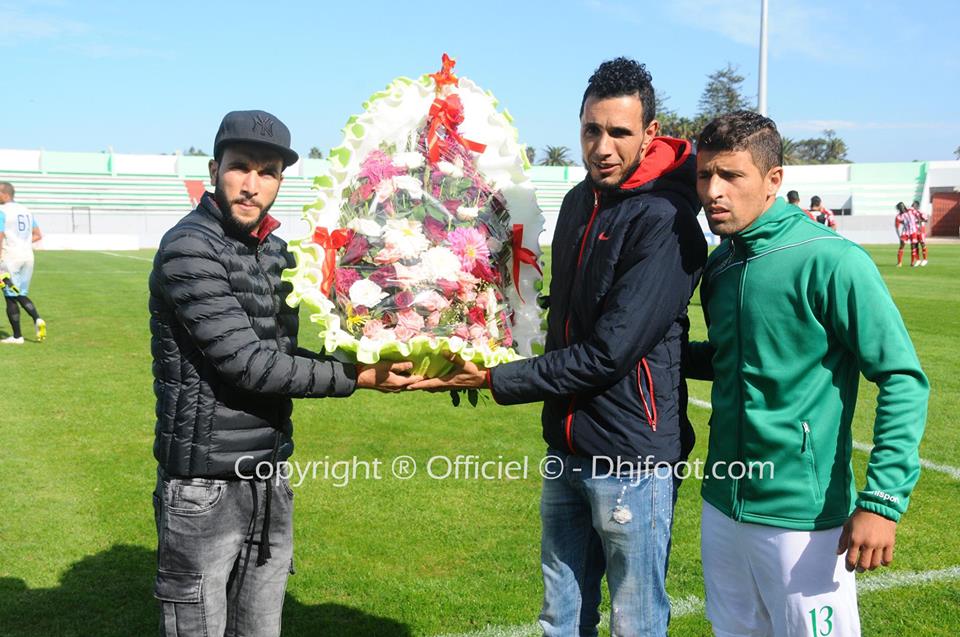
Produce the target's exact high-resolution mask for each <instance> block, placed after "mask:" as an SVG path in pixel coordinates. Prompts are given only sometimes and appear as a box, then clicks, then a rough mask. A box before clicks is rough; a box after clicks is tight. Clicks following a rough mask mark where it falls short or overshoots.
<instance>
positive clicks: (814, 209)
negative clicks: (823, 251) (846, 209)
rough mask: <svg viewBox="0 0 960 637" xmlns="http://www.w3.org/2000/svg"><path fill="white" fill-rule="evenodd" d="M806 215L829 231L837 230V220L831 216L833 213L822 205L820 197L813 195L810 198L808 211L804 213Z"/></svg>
mask: <svg viewBox="0 0 960 637" xmlns="http://www.w3.org/2000/svg"><path fill="white" fill-rule="evenodd" d="M805 212H806V213H807V215H808V216H809V217H810V218H811V219H813V220H814V221H816V222H817V223H822V224H823V225H825V226H827V227H828V228H830V229H831V230H836V229H837V219H836V216H835V215H834V214H833V211H832V210H830V209H829V208H827V207H826V206H824V205H823V203H822V202H821V200H820V197H818V196H816V195H814V196H813V197H810V210H808V211H805Z"/></svg>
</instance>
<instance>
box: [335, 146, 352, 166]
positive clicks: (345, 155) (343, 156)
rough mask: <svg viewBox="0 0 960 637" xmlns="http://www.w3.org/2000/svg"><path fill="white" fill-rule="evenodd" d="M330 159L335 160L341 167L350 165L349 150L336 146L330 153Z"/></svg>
mask: <svg viewBox="0 0 960 637" xmlns="http://www.w3.org/2000/svg"><path fill="white" fill-rule="evenodd" d="M330 159H336V160H337V161H338V162H340V165H341V166H346V165H347V164H348V163H350V149H349V148H346V147H344V146H337V147H336V148H334V149H333V150H331V151H330Z"/></svg>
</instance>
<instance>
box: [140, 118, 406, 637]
mask: <svg viewBox="0 0 960 637" xmlns="http://www.w3.org/2000/svg"><path fill="white" fill-rule="evenodd" d="M297 159H298V157H297V153H295V152H294V151H293V150H292V149H291V148H290V131H289V130H288V129H287V127H286V126H285V125H284V124H283V122H281V121H280V120H279V119H277V118H276V117H274V116H273V115H271V114H269V113H266V112H264V111H234V112H231V113H228V114H227V115H226V117H224V119H223V122H222V123H221V125H220V130H219V131H218V132H217V136H216V140H215V142H214V159H212V160H211V161H210V181H211V183H212V184H213V186H214V187H215V192H214V194H213V196H211V195H210V194H209V193H207V194H205V195H204V196H203V198H202V199H201V200H200V204H199V205H198V206H197V208H196V209H195V210H193V211H192V212H191V213H190V214H188V215H187V216H186V217H184V218H183V219H181V220H180V221H179V222H178V223H177V224H176V225H175V226H174V227H173V228H172V229H171V230H170V231H169V232H167V233H166V234H165V235H164V237H163V239H162V240H161V242H160V248H159V249H158V251H157V254H156V257H155V258H154V263H153V272H152V273H151V275H150V331H151V334H152V339H151V348H152V351H153V375H154V383H153V386H154V393H155V394H156V397H157V405H156V414H157V424H156V440H155V442H154V447H153V452H154V456H155V457H156V459H157V462H158V468H157V476H158V477H157V488H156V491H155V492H154V495H153V503H154V511H155V515H156V524H157V535H158V548H157V561H158V564H157V567H158V570H157V578H156V587H155V595H156V597H157V598H158V599H159V600H160V602H161V614H162V617H161V624H160V626H161V628H160V633H161V635H166V636H177V637H181V636H186V635H211V636H213V635H256V636H262V635H279V634H280V614H281V609H282V606H283V597H284V590H285V588H286V581H287V576H288V574H289V573H290V572H292V571H293V532H292V531H293V525H292V514H293V499H292V498H293V492H292V491H291V489H290V485H289V482H288V481H287V480H286V478H284V477H283V475H284V474H286V475H289V471H286V472H285V471H284V469H285V468H288V467H289V465H287V464H286V461H287V459H288V458H289V457H290V454H291V453H292V452H293V440H292V433H293V426H292V423H291V420H290V415H291V413H292V410H293V406H292V401H291V399H292V398H304V397H324V396H333V397H341V396H349V395H350V394H351V393H353V391H354V390H355V389H356V388H358V387H360V388H371V389H378V390H380V391H397V390H400V389H402V388H403V387H405V386H406V385H408V384H410V383H412V382H414V381H415V380H417V379H416V378H414V377H408V376H406V375H405V373H406V372H407V371H408V370H409V368H410V364H409V363H400V364H394V365H390V364H389V363H383V364H380V365H376V366H369V367H367V366H354V365H345V364H342V363H339V362H336V361H332V360H325V359H323V358H322V357H320V356H318V355H316V354H314V353H312V352H308V351H306V350H303V349H301V348H298V347H297V328H298V317H297V310H296V309H295V308H291V307H289V306H288V305H287V304H286V303H285V302H284V299H285V298H286V297H287V295H288V294H289V293H290V286H289V284H288V283H284V282H281V279H280V273H281V272H282V271H283V270H284V269H286V268H289V267H292V266H294V265H295V262H294V259H293V257H292V256H291V255H290V253H289V252H287V247H286V243H284V242H283V241H282V240H281V239H279V238H277V237H275V236H273V235H272V233H273V231H274V230H276V228H277V227H278V226H279V223H278V222H277V221H276V220H275V219H274V218H273V217H271V216H270V215H269V214H268V211H269V210H270V206H271V205H273V202H274V200H275V199H276V196H277V192H278V190H279V188H280V183H281V182H282V181H283V170H284V168H286V167H287V166H289V165H291V164H293V163H296V161H297Z"/></svg>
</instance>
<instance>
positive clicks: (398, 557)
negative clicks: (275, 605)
mask: <svg viewBox="0 0 960 637" xmlns="http://www.w3.org/2000/svg"><path fill="white" fill-rule="evenodd" d="M870 252H871V254H872V255H873V257H874V259H875V260H876V261H877V263H878V265H879V266H880V269H881V272H882V273H883V275H884V277H885V278H886V280H887V283H888V285H889V286H890V289H891V292H892V293H893V296H894V298H895V299H896V301H897V304H898V306H899V307H900V310H901V312H902V313H903V316H904V319H905V320H906V323H907V326H908V328H909V330H910V333H911V335H912V337H913V340H914V343H915V345H916V347H917V350H918V352H919V353H920V358H921V360H922V362H923V365H924V369H925V370H926V372H927V374H928V375H929V377H930V379H931V383H932V387H933V391H932V395H931V404H930V416H929V420H928V424H927V433H926V436H925V438H924V442H923V446H922V447H921V456H922V457H923V458H924V459H925V460H927V461H929V462H932V463H935V464H940V465H951V466H954V467H956V466H957V465H960V454H958V451H960V446H958V440H960V433H958V429H957V428H956V427H954V426H953V424H954V419H955V417H956V414H957V413H958V411H960V377H958V374H957V371H958V367H957V364H956V356H957V354H956V353H957V352H958V351H960V246H953V245H949V246H947V245H933V246H931V248H930V256H931V260H930V265H929V266H927V267H926V268H922V269H920V268H917V269H909V268H903V269H901V270H898V269H896V268H895V267H893V266H894V264H895V261H896V259H895V252H896V248H895V246H891V247H887V246H883V247H875V248H871V249H870ZM150 257H151V253H150V252H147V251H143V252H139V253H116V254H113V255H110V254H105V253H83V252H42V253H38V255H37V263H36V269H35V272H36V274H35V277H34V283H33V289H32V290H31V298H33V300H34V301H35V303H36V304H37V307H38V308H39V309H40V312H41V314H42V315H43V316H44V318H45V319H46V320H47V322H48V324H49V330H50V335H49V338H48V340H47V342H45V343H42V344H38V343H35V342H28V343H27V344H25V345H23V346H19V347H18V346H0V378H2V380H3V381H4V385H3V387H4V390H5V391H4V398H3V405H4V408H3V409H2V410H0V436H2V444H0V635H8V636H31V637H40V636H43V637H47V636H51V635H106V636H118V637H119V636H124V637H126V636H139V635H148V634H155V632H156V625H157V608H156V603H155V601H154V600H153V598H152V583H153V576H154V568H155V557H154V549H155V542H156V539H155V531H154V527H153V512H152V505H151V502H150V494H151V491H152V489H153V486H154V480H155V473H154V471H155V462H154V460H153V457H152V452H151V449H152V444H153V425H154V417H153V407H154V399H153V394H152V389H151V375H150V349H149V329H148V324H147V318H148V316H147V309H146V304H147V276H148V273H149V271H150V262H149V259H150ZM691 318H692V320H693V323H694V328H693V337H694V338H702V337H704V336H705V330H704V328H703V324H702V317H701V314H700V308H699V305H698V300H697V297H695V298H694V301H693V304H692V305H691ZM24 319H25V320H24V327H25V328H29V327H30V325H29V319H27V318H26V317H25V315H24ZM304 319H305V317H304ZM4 328H6V322H5V320H4V319H2V318H0V332H2V331H3V330H4ZM7 329H8V328H7ZM7 333H9V332H8V331H7ZM25 333H26V334H27V336H28V339H29V338H30V336H31V330H29V329H25ZM3 335H6V334H3ZM301 342H302V344H303V345H304V346H306V347H311V348H316V347H318V340H317V339H316V338H315V337H314V336H313V334H312V329H311V326H310V324H309V323H308V322H307V321H306V320H304V321H303V323H302V328H301ZM691 395H692V396H693V397H695V398H698V399H700V400H709V397H710V392H709V385H708V384H707V383H693V384H692V386H691ZM875 395H876V392H875V390H874V389H873V387H872V386H871V385H869V383H866V382H864V383H863V387H862V388H861V394H860V404H859V406H858V412H857V417H856V421H855V438H856V439H857V440H858V441H861V442H867V443H869V442H870V439H871V424H872V415H873V400H874V397H875ZM691 417H692V419H693V421H694V424H695V426H696V427H697V429H698V435H699V442H698V444H697V447H696V450H695V452H694V455H695V456H697V457H700V458H703V457H704V456H705V442H706V438H707V435H706V422H707V419H708V417H709V412H708V410H706V409H704V408H701V407H694V406H691ZM294 421H295V428H296V429H295V430H296V433H295V440H296V453H295V454H294V457H293V458H292V459H293V460H296V461H299V462H300V463H301V464H306V463H310V462H316V463H318V464H317V467H318V478H317V479H308V480H306V481H305V482H304V483H303V484H302V485H301V486H299V487H297V488H296V489H295V492H296V515H295V521H296V524H295V555H296V569H297V573H296V575H294V576H292V577H291V579H290V584H289V588H288V593H287V600H286V605H285V608H284V628H285V630H284V633H285V634H288V635H334V636H339V635H345V636H349V635H371V636H382V637H391V636H407V635H411V636H413V635H417V636H421V635H422V636H434V635H438V634H456V633H460V634H462V633H470V632H472V631H479V630H482V629H485V628H486V627H493V626H498V627H504V628H502V629H499V632H497V631H492V630H490V631H487V634H490V635H493V634H515V635H520V634H528V633H529V634H534V633H531V632H530V630H531V629H530V628H529V627H530V625H531V624H533V623H534V622H535V620H536V616H537V613H538V611H539V607H540V598H541V595H542V589H541V584H540V575H539V557H538V552H539V515H538V499H539V493H540V480H539V477H538V475H537V463H538V462H539V460H540V458H541V456H542V454H543V451H544V443H543V442H542V441H541V438H540V425H539V408H538V406H537V405H525V406H519V407H510V408H503V407H498V406H496V405H494V404H493V403H492V402H491V401H486V402H483V403H481V405H480V406H479V407H478V408H476V409H474V408H471V407H469V406H467V405H466V403H465V406H462V407H460V408H453V407H451V406H450V401H449V399H448V398H447V397H446V396H444V395H427V394H421V395H399V396H381V395H378V394H374V393H369V392H360V393H358V394H357V395H355V396H354V397H351V398H349V399H345V400H311V401H307V400H304V401H299V402H298V403H297V406H296V409H295V413H294ZM467 454H471V455H475V456H479V457H480V458H481V459H482V460H493V461H502V462H503V463H506V462H510V461H517V462H522V461H523V460H524V459H525V458H528V459H529V460H528V462H529V465H528V466H529V474H528V477H527V478H526V479H518V480H505V479H494V480H476V479H460V480H457V479H452V478H448V479H445V480H436V479H432V478H430V477H429V476H428V475H427V474H426V469H427V465H428V464H429V461H430V458H432V457H434V456H448V457H451V458H455V457H456V456H458V455H467ZM399 456H410V457H412V458H413V459H414V460H415V461H416V462H417V464H418V467H419V470H418V473H417V475H416V476H414V477H413V478H412V479H409V480H399V479H396V478H394V477H393V476H392V474H391V463H392V461H393V459H395V458H397V457H399ZM354 458H356V459H357V460H358V461H363V460H365V461H373V460H376V459H380V460H382V461H383V463H384V464H383V465H382V466H381V468H380V476H381V478H380V479H375V478H374V477H373V476H371V477H370V478H366V479H365V477H364V475H363V466H362V465H360V466H359V469H360V474H359V475H358V476H357V479H352V480H349V481H348V482H349V483H348V484H347V485H346V486H337V485H339V484H343V482H344V479H343V474H342V471H343V470H344V468H345V466H346V465H343V464H340V465H334V464H333V463H335V462H345V461H346V462H350V461H352V460H353V459H354ZM865 460H866V454H864V453H863V452H860V451H858V452H856V454H855V465H856V468H857V471H858V474H859V475H860V476H861V479H862V475H863V471H864V463H865ZM434 462H435V464H434V465H433V468H434V473H437V472H442V471H443V470H444V469H445V464H444V463H443V461H434ZM323 467H327V470H328V477H327V478H326V479H324V478H323V477H322V476H323ZM335 467H336V468H335ZM333 472H335V475H333ZM698 491H699V485H698V484H697V483H696V482H695V481H693V480H691V481H688V482H687V483H686V484H685V485H684V486H683V488H682V489H681V492H680V497H679V501H678V504H677V512H676V522H675V529H674V543H673V556H672V559H671V563H670V574H669V578H668V588H669V591H670V594H671V596H672V597H673V599H674V600H676V601H677V604H675V611H679V612H677V613H676V616H675V618H674V620H673V622H672V624H671V631H670V632H671V634H672V635H678V636H687V635H689V636H694V635H695V636H700V635H707V634H709V625H708V623H707V621H706V619H705V617H704V616H703V613H702V610H700V608H699V606H698V601H699V600H702V598H703V584H702V581H701V567H700V559H699V510H700V498H699V493H698ZM958 496H960V482H958V481H957V480H956V479H955V478H954V477H951V476H949V475H948V474H945V473H943V472H938V471H933V470H925V471H924V472H923V475H922V477H921V479H920V483H919V485H918V487H917V490H916V492H915V494H914V497H913V500H912V503H911V507H910V510H909V512H908V513H907V515H906V516H905V517H904V519H903V521H902V523H901V525H900V529H899V533H898V543H897V553H896V559H895V561H894V564H893V566H891V567H890V568H888V569H884V570H883V571H880V572H877V573H873V574H865V575H862V576H860V582H861V588H862V589H863V592H862V594H861V597H860V604H861V617H862V620H863V633H864V635H871V636H881V635H882V636H890V637H894V636H899V635H944V636H947V635H951V636H952V635H957V634H960V610H958V609H960V580H958V579H957V576H958V570H960V569H957V568H956V567H958V566H960V539H958V536H957V534H956V533H955V530H956V526H955V525H956V524H957V513H956V510H955V507H956V506H957V504H958V503H960V498H958ZM947 569H953V570H952V571H950V570H947ZM928 571H936V572H935V573H933V574H932V575H931V574H929V573H928V574H927V576H926V581H924V577H923V576H920V575H917V574H918V573H921V572H928ZM894 573H899V574H901V575H902V577H900V578H899V579H891V575H892V574H894ZM951 573H953V575H951ZM868 589H874V590H868ZM524 627H526V628H524Z"/></svg>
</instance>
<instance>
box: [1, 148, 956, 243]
mask: <svg viewBox="0 0 960 637" xmlns="http://www.w3.org/2000/svg"><path fill="white" fill-rule="evenodd" d="M208 160H209V158H208V157H192V156H182V155H128V154H120V153H109V152H105V153H67V152H51V151H44V150H3V149H0V180H3V181H10V182H12V183H13V184H14V185H15V187H16V189H17V200H18V201H20V202H22V203H24V204H25V205H27V206H29V207H30V208H31V209H32V210H33V212H34V214H36V215H37V218H38V220H39V221H40V223H41V225H42V226H43V228H44V232H45V234H46V235H47V237H48V238H49V239H48V240H47V241H46V243H47V244H48V245H47V246H46V247H58V248H64V247H66V248H70V247H73V248H84V247H91V246H93V247H96V248H97V249H106V248H105V246H106V247H107V248H108V247H109V246H111V245H112V246H113V249H121V247H123V248H130V247H153V246H156V245H157V243H158V242H159V240H160V237H161V236H162V235H163V233H164V232H165V231H166V230H167V228H169V227H170V226H172V225H173V224H174V223H175V222H176V221H177V219H179V218H180V217H182V216H183V215H184V214H185V213H186V212H187V211H188V210H189V209H190V208H191V207H192V205H193V204H194V202H195V201H196V199H197V198H198V197H199V196H200V195H201V194H202V192H203V190H204V189H205V188H206V187H207V182H208V176H207V162H208ZM326 170H327V162H326V161H325V160H315V159H303V160H301V161H300V162H298V163H297V164H294V165H293V166H290V167H289V168H288V169H287V170H286V171H285V173H284V177H285V179H284V184H283V187H282V188H281V189H280V195H279V196H278V198H277V201H276V203H275V204H274V207H273V209H272V211H271V214H273V215H274V216H276V217H277V218H278V219H279V220H280V221H281V223H282V224H283V225H282V227H281V230H280V232H279V234H280V236H282V237H283V238H285V239H288V240H289V239H293V238H298V237H300V236H302V235H303V234H305V233H306V231H307V227H306V224H305V222H303V221H302V220H301V218H300V217H301V211H302V208H303V206H304V205H306V204H308V203H311V202H312V201H313V200H314V196H313V193H312V192H311V186H312V185H313V178H314V177H315V176H317V175H321V174H324V173H325V172H326ZM529 175H530V178H531V179H532V180H533V182H534V184H535V186H536V188H537V199H538V201H539V203H540V207H541V208H542V209H543V211H544V215H545V217H546V224H545V232H544V233H543V235H541V242H542V243H545V244H548V243H549V242H550V238H551V237H552V234H553V228H554V226H555V222H556V216H557V212H558V211H559V208H560V204H561V202H562V201H563V197H564V195H565V194H566V193H567V191H568V190H569V189H570V188H572V187H573V185H574V184H576V183H578V182H579V181H580V180H582V179H583V176H584V170H583V168H582V167H579V166H533V167H531V168H530V170H529ZM958 185H960V161H944V162H911V163H890V164H837V165H827V166H788V167H787V168H786V170H785V179H784V186H783V188H782V192H786V191H787V190H797V191H799V192H800V196H801V203H802V204H804V205H806V204H807V203H808V202H809V198H810V197H811V196H812V195H819V196H820V197H821V198H822V199H823V202H824V205H826V206H827V207H829V208H831V209H833V210H834V211H836V212H840V213H842V214H843V216H841V217H839V218H838V221H839V224H840V228H839V229H840V232H842V233H843V234H845V235H847V236H849V237H851V238H853V239H854V240H856V241H860V242H861V243H890V242H895V241H896V237H895V236H894V232H893V229H892V228H893V217H894V204H895V203H896V202H897V201H905V202H908V203H909V202H910V201H913V200H914V199H920V200H921V202H922V206H923V207H925V209H927V210H930V209H931V206H930V202H931V201H933V199H934V198H935V197H936V195H937V193H948V194H952V193H954V192H955V190H956V187H957V186H958ZM944 196H945V195H944ZM942 198H943V197H942ZM944 201H946V199H944ZM951 201H952V200H951ZM951 205H952V204H951ZM940 208H942V210H943V211H944V212H938V213H937V214H938V215H939V216H935V221H936V223H935V224H934V225H933V228H934V233H937V229H938V228H941V229H943V230H944V231H949V232H951V234H952V235H953V236H956V233H957V226H958V223H960V206H953V207H952V208H951V207H950V205H947V204H944V205H943V206H940V207H939V208H938V209H937V210H938V211H939V210H940ZM701 219H702V217H701ZM704 227H705V224H704ZM705 231H706V232H707V234H709V230H705ZM92 237H100V238H101V239H103V240H100V241H94V240H91V238H92Z"/></svg>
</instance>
